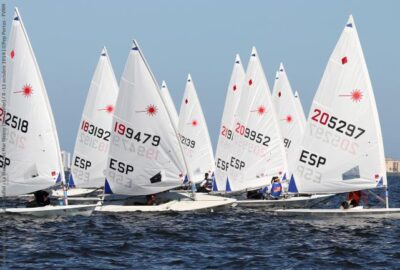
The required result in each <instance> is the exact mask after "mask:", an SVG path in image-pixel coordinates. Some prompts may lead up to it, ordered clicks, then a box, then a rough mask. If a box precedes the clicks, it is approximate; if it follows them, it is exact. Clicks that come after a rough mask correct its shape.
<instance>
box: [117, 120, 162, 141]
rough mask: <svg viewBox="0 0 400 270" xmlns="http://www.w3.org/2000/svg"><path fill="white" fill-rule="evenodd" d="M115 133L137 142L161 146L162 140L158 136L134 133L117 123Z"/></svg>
mask: <svg viewBox="0 0 400 270" xmlns="http://www.w3.org/2000/svg"><path fill="white" fill-rule="evenodd" d="M114 132H116V133H117V134H119V135H122V136H125V137H126V138H127V139H133V140H136V141H137V142H142V143H143V144H145V143H151V145H153V146H158V145H159V144H160V141H161V138H160V136H157V135H151V134H148V133H145V132H140V131H139V132H136V133H135V132H134V130H133V129H132V128H130V127H127V126H125V125H124V124H122V123H118V122H115V125H114Z"/></svg>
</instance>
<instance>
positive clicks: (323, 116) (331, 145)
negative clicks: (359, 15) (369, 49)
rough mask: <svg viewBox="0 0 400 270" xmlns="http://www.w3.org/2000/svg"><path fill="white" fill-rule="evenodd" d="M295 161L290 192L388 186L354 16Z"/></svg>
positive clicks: (324, 79) (328, 70) (323, 83)
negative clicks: (295, 165)
mask: <svg viewBox="0 0 400 270" xmlns="http://www.w3.org/2000/svg"><path fill="white" fill-rule="evenodd" d="M295 159H296V162H297V167H296V170H295V178H294V180H295V181H292V182H291V185H290V187H289V188H290V189H291V191H296V188H297V190H298V191H299V192H303V193H340V192H348V191H355V190H362V189H371V188H375V187H379V186H386V185H387V180H386V170H385V159H384V150H383V141H382V134H381V128H380V123H379V117H378V111H377V108H376V103H375V97H374V93H373V90H372V85H371V81H370V78H369V74H368V70H367V65H366V63H365V60H364V55H363V52H362V48H361V44H360V41H359V38H358V35H357V30H356V26H355V24H354V20H353V18H352V16H350V18H349V20H348V22H347V24H346V26H345V28H344V30H343V32H342V34H341V36H340V38H339V41H338V43H337V44H336V47H335V49H334V50H333V53H332V55H331V56H330V58H329V61H328V64H327V66H326V69H325V72H324V75H323V77H322V80H321V83H320V85H319V87H318V90H317V93H316V94H315V97H314V100H313V103H312V106H311V110H310V115H309V117H308V122H307V126H306V130H305V135H304V138H303V140H302V143H301V147H300V148H299V152H298V154H297V155H296V156H295Z"/></svg>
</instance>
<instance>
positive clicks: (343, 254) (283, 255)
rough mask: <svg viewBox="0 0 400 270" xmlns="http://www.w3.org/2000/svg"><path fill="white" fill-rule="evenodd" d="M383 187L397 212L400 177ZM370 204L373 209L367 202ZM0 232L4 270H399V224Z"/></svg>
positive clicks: (127, 225)
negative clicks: (203, 269) (0, 234)
mask: <svg viewBox="0 0 400 270" xmlns="http://www.w3.org/2000/svg"><path fill="white" fill-rule="evenodd" d="M389 184H390V187H391V194H390V196H391V204H392V206H393V207H396V206H397V207H400V178H399V177H398V178H394V177H391V178H389ZM342 198H343V195H342V196H338V197H336V198H333V199H332V200H331V201H330V202H329V203H328V205H327V206H328V207H332V206H334V205H335V204H336V203H338V202H340V200H341V199H342ZM368 203H369V204H372V203H375V202H374V199H372V196H370V197H369V200H368ZM0 231H1V233H2V234H3V238H2V243H1V244H2V246H4V247H5V249H6V253H4V249H3V254H4V255H5V258H6V266H4V264H3V267H4V269H9V268H10V269H71V268H76V267H79V268H86V269H143V268H147V269H160V268H161V269H199V268H205V269H216V268H218V269H243V268H246V269H267V268H283V269H371V268H374V269H388V268H394V269H396V268H397V269H399V268H400V245H399V239H400V220H392V219H374V218H352V219H347V220H340V219H337V218H336V219H325V220H307V219H289V218H282V217H276V216H272V215H271V214H268V213H267V212H265V211H263V210H248V209H240V208H234V209H230V210H227V211H225V212H219V213H212V214H211V213H210V214H206V213H202V214H193V213H192V214H118V215H106V214H100V213H96V214H95V215H93V216H91V217H72V218H57V219H46V220H40V219H32V218H27V217H10V216H8V217H7V219H6V220H5V219H4V216H2V217H1V221H0ZM4 232H5V235H4ZM4 236H5V239H6V240H5V242H4ZM0 260H4V259H0ZM3 262H4V261H3Z"/></svg>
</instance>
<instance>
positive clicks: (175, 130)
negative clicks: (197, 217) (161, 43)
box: [132, 39, 196, 199]
mask: <svg viewBox="0 0 400 270" xmlns="http://www.w3.org/2000/svg"><path fill="white" fill-rule="evenodd" d="M132 47H133V48H134V47H136V48H137V49H138V52H139V53H140V56H141V57H142V59H143V62H144V64H145V65H146V67H147V70H148V71H149V72H150V75H151V77H152V79H153V82H154V84H155V85H156V87H157V90H158V91H157V95H159V97H160V99H161V102H162V104H163V105H164V107H165V108H166V111H167V115H168V119H169V121H170V122H171V125H172V128H173V130H174V132H175V136H176V139H177V140H178V145H179V149H180V151H181V154H182V158H183V162H184V165H185V167H186V171H187V176H188V178H189V182H190V183H191V184H192V194H193V199H196V198H195V193H194V192H195V191H196V188H195V184H194V182H192V179H193V175H192V172H191V170H190V169H189V164H188V162H187V159H186V156H185V154H184V152H183V148H182V144H181V143H180V140H179V133H178V130H177V127H176V126H175V125H174V122H173V120H172V116H171V113H170V111H169V110H168V107H167V105H166V104H165V101H164V99H163V97H162V96H161V93H160V86H159V85H158V82H157V80H156V78H155V76H154V74H153V72H152V70H151V69H150V67H149V64H148V63H147V60H146V58H145V57H144V55H143V53H142V50H141V49H140V47H139V44H138V43H137V41H136V40H135V39H134V40H133V46H132Z"/></svg>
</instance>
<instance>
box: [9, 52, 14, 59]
mask: <svg viewBox="0 0 400 270" xmlns="http://www.w3.org/2000/svg"><path fill="white" fill-rule="evenodd" d="M10 56H11V59H14V56H15V52H14V50H12V51H11V52H10Z"/></svg>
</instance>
